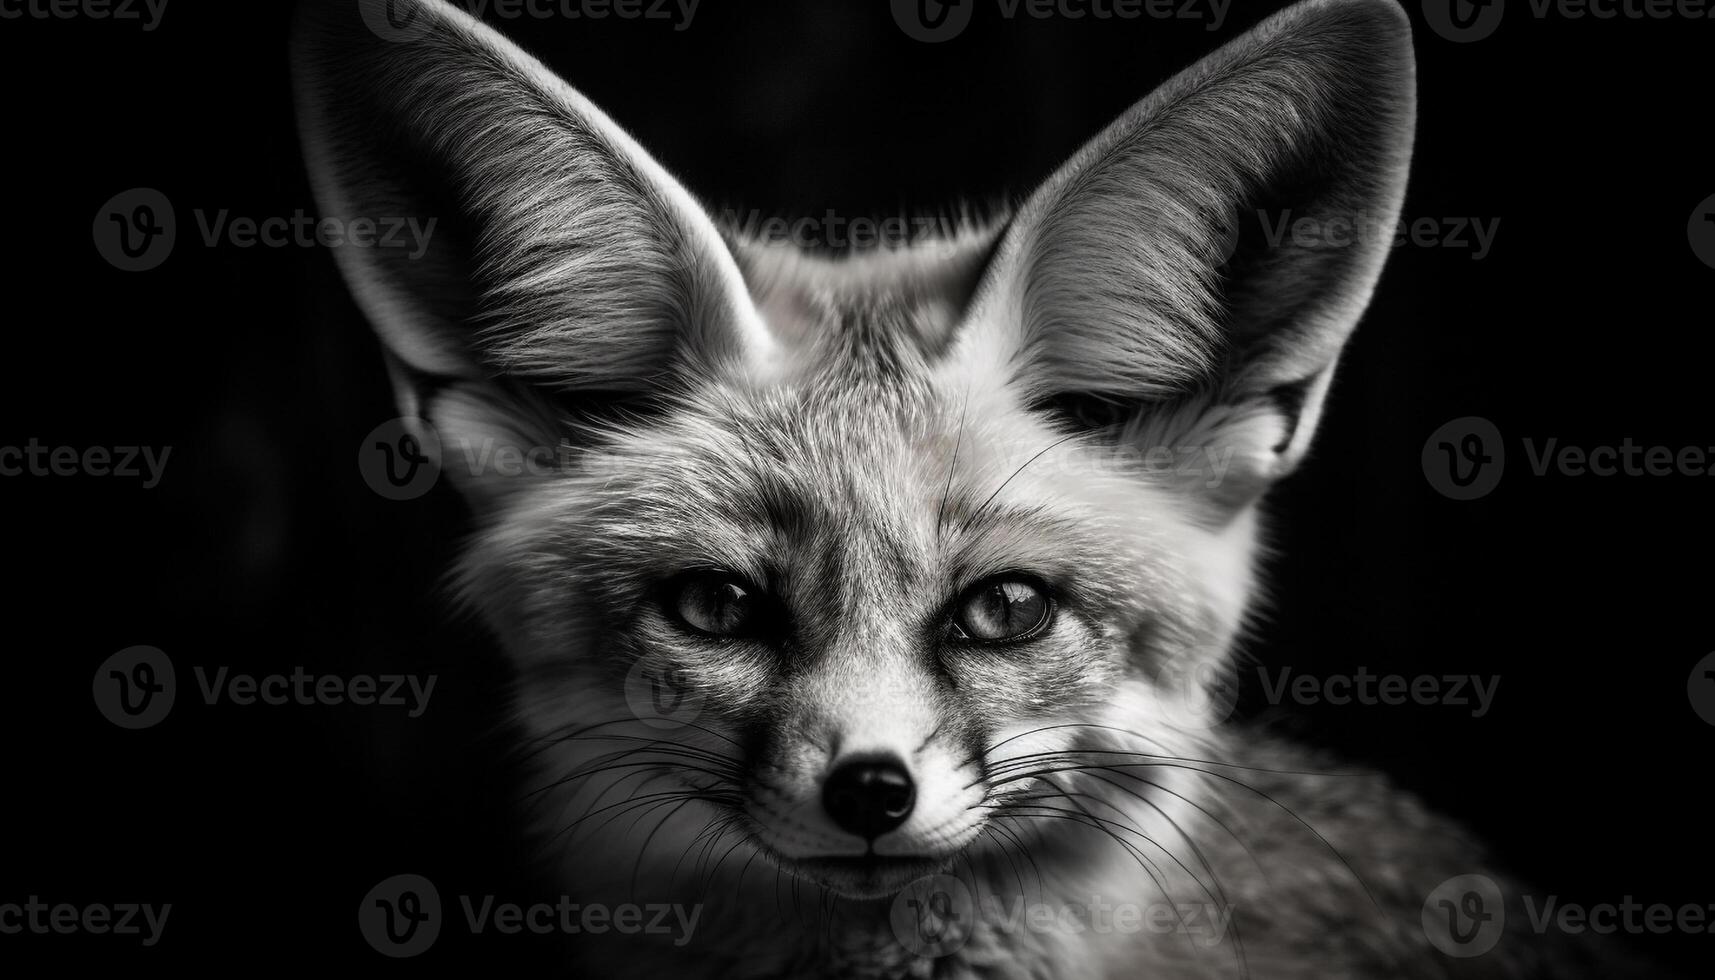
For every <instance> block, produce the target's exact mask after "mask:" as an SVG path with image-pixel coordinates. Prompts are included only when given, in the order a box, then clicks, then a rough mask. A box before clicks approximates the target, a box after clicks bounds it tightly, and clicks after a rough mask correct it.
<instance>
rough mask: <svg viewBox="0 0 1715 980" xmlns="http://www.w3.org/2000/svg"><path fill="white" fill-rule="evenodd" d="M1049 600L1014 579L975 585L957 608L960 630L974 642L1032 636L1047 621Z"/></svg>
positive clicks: (1030, 585)
mask: <svg viewBox="0 0 1715 980" xmlns="http://www.w3.org/2000/svg"><path fill="white" fill-rule="evenodd" d="M1048 614H1049V604H1048V597H1047V596H1046V595H1044V594H1043V593H1042V590H1041V589H1039V588H1037V587H1036V586H1035V585H1032V584H1031V583H1029V582H1027V581H1024V580H1022V579H1017V578H1002V579H995V580H991V581H989V582H985V583H982V584H980V585H978V586H977V587H976V588H975V589H972V590H971V592H970V593H969V597H968V598H967V599H966V600H965V602H964V605H963V608H961V609H960V611H959V615H958V620H957V625H958V627H959V630H960V631H961V632H962V633H963V634H964V635H965V636H966V637H968V638H970V639H973V640H986V641H995V640H1014V639H1021V638H1023V637H1026V636H1028V635H1030V634H1033V633H1035V632H1036V631H1037V630H1038V629H1040V628H1041V627H1042V626H1043V625H1044V624H1045V623H1046V622H1047V620H1048Z"/></svg>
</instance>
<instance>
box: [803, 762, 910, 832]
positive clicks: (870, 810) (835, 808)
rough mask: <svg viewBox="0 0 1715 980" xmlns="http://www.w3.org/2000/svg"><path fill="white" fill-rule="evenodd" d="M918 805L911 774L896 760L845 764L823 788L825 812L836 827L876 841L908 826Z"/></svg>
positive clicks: (836, 770) (842, 764) (830, 776)
mask: <svg viewBox="0 0 1715 980" xmlns="http://www.w3.org/2000/svg"><path fill="white" fill-rule="evenodd" d="M916 802H917V787H916V786H915V785H913V784H912V782H911V774H910V773H908V772H906V771H905V766H904V764H902V763H901V762H900V761H899V760H897V759H894V758H869V759H854V760H852V761H850V762H845V763H841V764H840V766H839V768H837V769H835V770H834V771H833V772H832V773H830V774H829V775H828V781H827V782H826V783H825V784H824V785H823V786H822V808H823V809H824V810H827V811H828V816H830V817H832V818H833V820H834V823H837V824H839V825H840V827H841V829H844V830H849V831H851V832H852V833H854V834H857V835H858V836H859V837H862V838H864V839H865V840H874V839H875V838H877V837H880V836H881V835H882V834H885V833H887V832H888V831H890V830H892V829H893V828H895V827H897V826H899V825H900V824H902V823H904V822H905V818H906V817H909V816H911V807H912V805H913V804H914V803H916Z"/></svg>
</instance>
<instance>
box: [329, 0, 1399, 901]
mask: <svg viewBox="0 0 1715 980" xmlns="http://www.w3.org/2000/svg"><path fill="white" fill-rule="evenodd" d="M362 6H363V4H360V3H333V2H328V3H312V4H309V5H307V7H306V9H305V11H304V13H303V15H302V20H301V23H300V26H299V30H298V32H297V41H296V45H297V46H296V51H295V62H296V70H297V77H296V85H297V96H298V103H299V110H300V117H301V120H302V133H303V137H304V144H305V152H306V156H307V159H308V161H309V169H310V173H311V177H312V181H313V184H314V187H315V191H316V194H317V198H318V201H319V204H320V206H321V209H322V210H323V212H324V213H326V214H329V215H335V216H342V217H345V218H347V219H348V220H349V219H351V218H355V217H361V216H364V215H369V216H378V215H385V214H391V213H411V214H421V215H431V214H432V215H435V216H438V217H440V218H442V221H441V223H440V227H441V228H443V229H446V230H444V231H443V232H441V233H440V234H439V235H437V237H436V238H435V240H434V241H433V242H432V243H431V245H430V247H429V248H428V249H427V250H426V251H425V252H424V253H422V254H419V255H408V254H405V253H404V252H403V251H399V250H391V249H388V248H385V247H366V248H357V247H342V248H339V249H336V258H337V260H338V262H339V264H340V267H341V270H342V272H343V273H344V274H345V276H346V279H347V281H348V283H349V284H350V287H351V289H352V292H353V294H354V296H355V298H356V299H357V301H358V304H359V305H360V307H361V308H362V309H363V311H364V312H365V314H366V315H367V316H368V318H369V319H370V321H371V322H372V323H373V324H374V326H375V328H376V330H377V332H378V334H379V336H380V337H381V340H382V342H383V347H384V351H385V354H386V357H387V359H388V364H389V367H390V370H391V373H392V376H393V378H394V381H395V386H396V393H397V396H398V401H399V405H400V409H401V414H402V415H403V416H405V417H406V418H407V419H410V420H413V423H414V424H415V425H417V426H418V427H419V431H420V432H421V433H422V434H423V436H424V442H425V444H426V445H433V446H438V457H437V458H438V461H439V465H440V466H441V468H442V470H443V472H445V473H446V474H447V475H448V476H449V478H450V479H451V481H452V482H453V483H454V484H455V485H456V486H457V487H458V488H459V490H460V491H461V492H462V493H463V494H464V495H465V497H466V498H467V499H468V500H469V501H470V503H471V506H472V508H473V509H474V510H475V512H476V513H477V515H478V517H479V526H480V530H479V531H478V532H477V533H476V534H475V535H474V536H473V539H472V540H471V542H470V543H469V545H468V547H467V549H466V552H465V555H464V557H463V560H462V562H461V564H460V567H459V569H458V576H457V581H458V587H459V591H460V594H461V596H462V597H463V598H464V599H465V600H466V601H468V602H469V603H470V604H471V605H472V606H474V607H475V608H476V609H477V610H479V611H480V612H481V614H482V615H483V617H484V618H485V620H486V622H487V623H488V624H489V625H490V626H491V627H492V629H493V630H494V631H495V633H496V634H497V635H498V636H499V637H500V639H501V641H502V643H503V645H504V647H505V649H506V651H507V653H508V655H509V656H510V658H511V659H512V662H513V664H514V666H515V668H516V671H517V680H518V684H517V687H518V695H517V703H518V712H519V718H520V724H521V727H522V728H523V729H524V731H525V732H526V734H527V737H528V739H529V743H528V745H527V747H526V755H527V757H528V758H529V760H530V762H531V765H532V766H533V767H534V769H535V771H537V772H539V773H540V775H541V779H540V780H539V788H538V790H537V792H536V793H535V794H533V799H534V802H535V804H536V807H535V811H534V812H535V815H536V817H537V819H538V820H539V821H540V828H541V830H542V831H543V838H544V840H545V841H547V842H548V843H549V844H551V845H553V846H552V847H550V848H549V850H550V852H551V853H556V854H558V855H559V856H560V857H561V859H562V860H564V861H566V862H567V864H568V867H570V866H572V865H576V867H577V870H578V874H579V876H580V878H581V879H582V880H584V881H586V882H592V881H598V880H600V879H601V878H602V875H603V874H604V873H607V872H604V871H602V870H601V868H594V869H592V867H591V865H592V858H591V855H597V856H598V859H594V863H595V864H598V865H605V864H611V865H612V866H613V867H612V868H611V869H610V870H611V877H612V881H614V882H618V881H619V880H620V879H622V878H624V877H625V876H626V875H627V874H634V873H635V870H636V868H638V867H640V866H650V867H654V866H657V865H659V866H660V869H661V872H662V874H663V875H664V876H665V877H667V878H672V876H673V875H674V874H676V873H677V871H676V870H675V867H674V865H675V862H674V859H680V860H681V861H682V860H683V855H684V854H685V853H686V851H687V849H688V848H689V847H691V846H694V845H696V844H697V843H698V842H701V841H708V842H710V844H711V846H715V845H716V844H717V842H718V851H716V852H715V856H713V857H710V858H709V859H708V860H707V861H704V862H703V864H704V867H703V868H702V870H703V871H704V872H705V873H707V874H708V875H713V876H720V875H725V876H727V880H728V881H729V883H731V884H732V885H733V887H735V888H742V887H744V882H745V879H744V875H745V869H747V868H749V867H751V865H752V864H753V863H754V862H755V861H757V860H760V861H762V862H764V863H765V864H767V865H772V866H773V867H774V868H775V869H777V870H778V871H779V872H780V873H783V874H787V875H790V876H793V877H795V878H797V879H800V880H803V881H806V882H810V883H813V884H814V885H815V886H817V887H820V888H823V889H825V890H826V891H827V892H828V893H829V894H832V895H836V896H843V897H845V898H848V899H853V900H859V901H862V900H868V899H874V898H880V897H886V896H889V895H892V894H895V893H897V892H898V891H899V890H900V889H901V888H902V887H904V886H905V885H906V884H908V883H909V882H911V881H913V880H915V879H917V878H919V877H921V876H924V875H928V874H933V873H937V872H943V871H947V870H949V869H954V868H957V867H960V866H961V865H964V866H970V867H976V866H977V865H979V864H981V863H982V862H985V861H988V862H993V861H998V860H1000V859H1002V858H1006V856H1007V852H1008V850H1009V849H1018V848H1027V849H1028V850H1029V851H1030V853H1031V854H1032V855H1033V856H1045V855H1047V854H1049V853H1053V852H1054V851H1055V849H1056V848H1062V849H1064V850H1066V851H1068V852H1070V851H1077V850H1079V849H1078V848H1077V847H1074V846H1072V845H1071V844H1068V843H1067V842H1066V841H1064V840H1061V839H1060V836H1061V835H1059V834H1057V833H1054V832H1051V831H1052V829H1053V826H1054V825H1053V824H1052V821H1053V820H1055V819H1056V818H1060V819H1072V820H1074V821H1081V820H1082V819H1083V818H1082V817H1080V816H1079V815H1078V812H1077V811H1076V810H1074V809H1070V808H1069V807H1068V802H1070V803H1071V804H1073V805H1076V806H1078V807H1080V808H1081V807H1082V806H1083V804H1079V803H1077V800H1076V797H1078V796H1082V797H1084V798H1086V799H1089V800H1093V801H1101V802H1103V803H1107V804H1108V805H1112V806H1116V807H1124V808H1127V809H1128V811H1129V812H1131V813H1132V814H1133V815H1134V816H1136V817H1137V819H1138V820H1139V821H1140V822H1141V824H1142V825H1147V824H1148V822H1149V821H1152V820H1157V819H1160V820H1169V821H1176V823H1175V826H1178V824H1177V821H1190V820H1194V819H1196V813H1195V811H1196V810H1197V807H1196V805H1195V792H1196V791H1195V787H1194V786H1193V785H1192V784H1191V783H1189V782H1187V781H1186V780H1185V779H1184V778H1183V776H1182V774H1181V773H1180V772H1178V771H1177V768H1181V767H1177V766H1176V762H1177V761H1179V760H1185V759H1190V758H1194V757H1199V755H1200V753H1205V752H1209V751H1214V749H1213V748H1212V746H1215V745H1217V744H1218V742H1219V739H1220V737H1221V736H1220V729H1219V725H1218V723H1219V722H1220V720H1221V717H1220V714H1221V712H1220V711H1219V703H1218V701H1214V702H1212V701H1211V700H1210V699H1209V697H1208V696H1207V694H1208V690H1207V689H1208V688H1209V687H1210V685H1211V684H1214V683H1216V682H1217V681H1218V680H1219V678H1220V675H1221V672H1222V670H1223V669H1224V668H1225V665H1226V663H1227V661H1228V656H1229V650H1230V647H1231V645H1232V643H1233V641H1234V638H1235V636H1236V635H1238V634H1239V633H1240V631H1241V629H1242V627H1243V623H1244V617H1245V614H1246V611H1247V608H1248V606H1249V605H1250V601H1251V593H1252V591H1253V589H1252V565H1253V561H1254V553H1255V551H1256V548H1257V534H1258V529H1257V516H1256V515H1257V507H1256V504H1257V501H1258V499H1259V498H1260V497H1261V495H1262V494H1263V493H1264V491H1266V489H1267V488H1268V487H1269V486H1270V485H1272V483H1273V482H1274V481H1275V480H1277V479H1279V478H1280V477H1281V476H1283V475H1285V474H1286V473H1288V472H1290V471H1291V470H1292V469H1293V468H1294V467H1295V466H1296V465H1297V464H1298V462H1299V461H1300V460H1301V459H1302V458H1303V456H1304V454H1305V452H1306V450H1307V447H1308V446H1309V443H1310V439H1311V436H1312V433H1313V431H1314V429H1315V426H1316V422H1317V419H1318V417H1319V415H1320V412H1321V409H1322V405H1323V401H1324V397H1325V395H1326V393H1327V391H1328V387H1329V383H1330V379H1331V378H1332V376H1333V373H1334V368H1335V364H1336V361H1337V360H1338V356H1339V352H1340V349H1341V347H1342V345H1343V343H1344V341H1345V339H1346V337H1347V336H1348V334H1349V333H1350V331H1351V330H1352V328H1353V327H1354V325H1355V324H1356V322H1357V320H1358V318H1359V316H1360V315H1361V313H1362V311H1363V309H1364V306H1365V304H1366V303H1367V301H1368V298H1369V295H1370V293H1371V291H1372V289H1373V287H1374V285H1375V282H1376V280H1377V277H1378V276H1379V274H1380V270H1381V266H1382V262H1383V260H1384V258H1385V254H1386V250H1387V246H1388V241H1386V240H1384V239H1377V240H1357V241H1353V242H1351V243H1350V244H1348V245H1347V246H1345V247H1340V248H1327V247H1322V246H1321V245H1320V244H1319V243H1315V244H1310V245H1305V246H1302V247H1300V246H1295V245H1294V244H1293V243H1292V242H1290V241H1287V242H1282V241H1272V240H1269V236H1267V235H1266V234H1265V230H1266V228H1267V227H1270V226H1273V225H1274V224H1275V223H1276V222H1275V220H1274V219H1278V217H1280V216H1282V215H1289V216H1290V218H1291V220H1293V221H1303V220H1309V221H1313V222H1332V221H1336V220H1339V221H1349V220H1350V219H1351V218H1352V216H1354V215H1359V214H1362V215H1369V216H1377V215H1379V216H1381V218H1380V220H1379V221H1377V222H1376V223H1377V224H1379V225H1380V226H1384V227H1391V220H1392V219H1395V218H1397V215H1398V212H1399V209H1400V204H1401V200H1402V196H1403V193H1404V182H1405V175H1406V169H1407V161H1408V159H1409V155H1410V145H1411V133H1412V121H1413V112H1414V109H1413V105H1414V103H1413V80H1412V67H1411V65H1412V59H1411V53H1410V45H1409V38H1408V29H1407V27H1406V22H1405V19H1404V17H1403V15H1402V14H1401V13H1400V12H1399V10H1398V9H1397V8H1396V7H1395V6H1394V5H1393V4H1392V3H1390V2H1383V0H1310V2H1307V3H1304V4H1301V5H1299V6H1296V7H1293V8H1291V9H1289V10H1287V11H1285V12H1284V13H1282V14H1280V15H1277V16H1275V17H1273V18H1271V19H1269V20H1267V21H1265V22H1264V23H1263V24H1262V25H1260V26H1259V27H1257V28H1256V29H1255V30H1254V31H1252V32H1251V33H1250V34H1249V35H1247V36H1246V37H1244V38H1241V39H1240V40H1238V41H1236V42H1234V43H1233V44H1231V45H1229V46H1227V47H1226V48H1224V49H1222V50H1221V51H1219V52H1217V53H1215V54H1214V55H1212V56H1210V57H1209V58H1208V59H1206V60H1205V61H1204V62H1203V63H1201V64H1199V65H1197V66H1195V67H1193V68H1191V69H1189V70H1188V71H1186V72H1184V73H1183V74H1181V75H1179V76H1178V77H1176V78H1174V79H1172V80H1171V81H1169V82H1167V83H1166V84H1165V85H1163V86H1162V87H1161V88H1160V89H1158V90H1157V91H1156V92H1155V93H1154V94H1153V95H1151V96H1149V97H1148V98H1146V99H1145V100H1143V101H1142V102H1140V103H1138V104H1137V105H1136V106H1135V107H1134V108H1132V109H1131V110H1130V111H1128V112H1127V113H1126V114H1124V115H1123V116H1122V117H1121V118H1120V119H1118V120H1117V121H1115V122H1114V123H1113V124H1112V125H1111V126H1110V127H1109V128H1108V129H1107V130H1106V131H1104V132H1103V133H1101V134H1099V135H1098V136H1097V137H1096V138H1095V139H1094V140H1093V141H1092V142H1091V143H1090V144H1088V145H1087V146H1086V147H1085V148H1084V149H1083V150H1081V151H1080V152H1079V153H1078V154H1077V155H1076V156H1075V157H1074V158H1073V159H1072V160H1071V161H1069V162H1068V163H1067V164H1066V165H1065V166H1064V167H1063V168H1062V169H1061V170H1059V171H1058V172H1057V173H1055V174H1054V175H1052V176H1051V177H1050V178H1049V179H1048V180H1047V181H1046V182H1045V183H1044V184H1043V185H1042V186H1041V187H1040V188H1039V189H1038V190H1037V191H1036V192H1035V193H1034V194H1032V195H1031V196H1030V197H1029V198H1028V199H1026V200H1025V201H1023V202H1022V203H1021V204H1020V205H1019V206H1018V207H1017V208H1016V209H1015V210H1014V211H1013V212H1012V213H1011V214H1010V215H1007V216H1006V217H1004V218H1003V219H1001V220H995V221H991V222H988V223H985V224H981V225H974V226H972V227H970V228H967V229H965V230H964V231H962V232H960V233H959V234H957V235H954V236H951V237H949V238H946V239H944V240H937V241H934V242H928V243H920V244H918V245H914V246H908V247H901V248H897V249H884V250H878V251H875V252H869V253H860V254H855V255H836V256H827V255H818V254H813V253H807V252H801V251H798V250H796V249H792V248H788V247H785V246H781V245H779V244H774V243H769V242H765V241H761V240H756V239H753V238H751V237H749V236H747V234H746V232H745V230H744V229H735V228H724V227H720V226H718V225H717V223H716V222H715V221H714V220H713V219H712V218H711V217H710V215H709V214H708V213H707V212H706V211H705V210H704V209H703V208H702V207H701V206H700V205H699V204H698V203H697V202H696V200H695V199H694V198H693V197H692V195H691V194H690V193H689V192H687V191H686V190H685V189H684V188H683V187H682V186H681V185H679V184H678V183H677V182H676V181H674V180H673V178H671V177H670V176H669V175H668V174H667V172H666V171H665V170H664V169H663V168H662V167H661V166H660V165H659V164H658V163H656V162H655V161H654V160H653V159H651V158H650V157H649V156H648V155H647V154H646V153H645V152H644V151H643V149H642V148H641V147H639V146H638V145H637V144H636V143H635V142H634V141H633V140H632V139H631V138H630V137H629V136H627V135H626V134H625V133H624V132H623V130H621V129H620V128H619V127H618V126H616V125H615V124H614V123H613V122H612V121H611V120H609V119H608V118H607V117H606V116H605V115H603V114H602V113H601V112H600V110H599V109H597V108H596V107H595V106H593V105H591V104H589V102H588V101H587V100H585V99H584V98H583V97H582V96H581V95H579V94H578V93H577V92H576V91H575V90H573V89H571V88H570V87H569V86H567V85H566V84H565V83H564V82H562V81H560V80H559V79H557V78H554V77H553V76H551V75H550V74H549V73H548V72H547V71H546V70H545V69H544V68H542V67H541V66H540V65H539V64H537V63H536V62H534V61H533V60H532V59H530V58H529V57H528V56H527V55H525V54H523V53H522V52H520V51H518V50H517V49H516V48H514V47H513V46H512V45H510V44H509V43H508V42H507V41H505V40H504V39H503V38H501V37H499V36H498V35H497V34H495V33H493V32H492V31H490V30H488V29H487V28H485V27H483V26H482V25H481V24H479V23H477V22H476V21H474V20H473V19H471V18H469V17H467V16H466V15H464V14H463V13H461V12H459V11H458V10H456V9H454V8H453V7H451V6H449V5H446V4H443V3H439V2H434V0H416V2H412V3H408V4H407V3H398V4H395V6H399V7H409V8H410V11H411V14H412V18H413V22H414V23H415V24H417V25H418V26H417V29H416V30H414V31H413V33H412V36H411V37H409V38H408V39H404V40H400V39H397V38H383V37H380V36H378V35H376V34H374V33H372V32H370V31H369V30H367V29H366V27H365V17H364V16H363V14H367V13H372V11H367V10H365V11H360V10H359V8H360V7H362ZM1259 218H1260V219H1262V220H1259ZM430 436H432V437H433V438H429V437H430ZM497 448H501V449H507V450H509V451H521V452H522V453H523V455H525V456H528V457H530V458H533V459H537V460H540V461H543V463H542V465H538V466H534V467H530V468H528V471H527V472H498V471H497V468H495V467H493V466H490V465H487V464H486V463H485V461H487V460H491V459H493V458H494V455H495V454H494V451H495V450H496V449H497ZM1116 760H1121V761H1119V762H1116ZM1123 766H1132V767H1143V766H1152V767H1155V768H1154V769H1152V770H1151V772H1150V775H1149V778H1147V779H1146V778H1140V777H1139V776H1138V775H1137V772H1138V769H1137V768H1133V769H1131V770H1130V771H1121V769H1120V768H1119V767H1123ZM1083 812H1084V813H1085V814H1088V815H1089V817H1090V819H1091V820H1098V821H1099V820H1100V819H1101V818H1099V817H1097V816H1096V815H1095V814H1093V813H1091V812H1090V811H1089V810H1084V811H1083ZM1045 828H1048V830H1049V831H1050V832H1045ZM572 841H577V843H576V844H573V843H571V842H572ZM720 851H724V852H725V853H724V854H721V853H719V852H720ZM727 855H731V856H732V859H731V860H730V861H729V860H728V859H727ZM599 856H606V857H611V858H612V860H611V861H605V862H604V861H602V860H600V859H599ZM716 858H718V860H717V859H716ZM1074 859H1075V855H1071V854H1068V856H1067V860H1069V861H1070V860H1074ZM1092 860H1094V858H1092Z"/></svg>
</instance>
